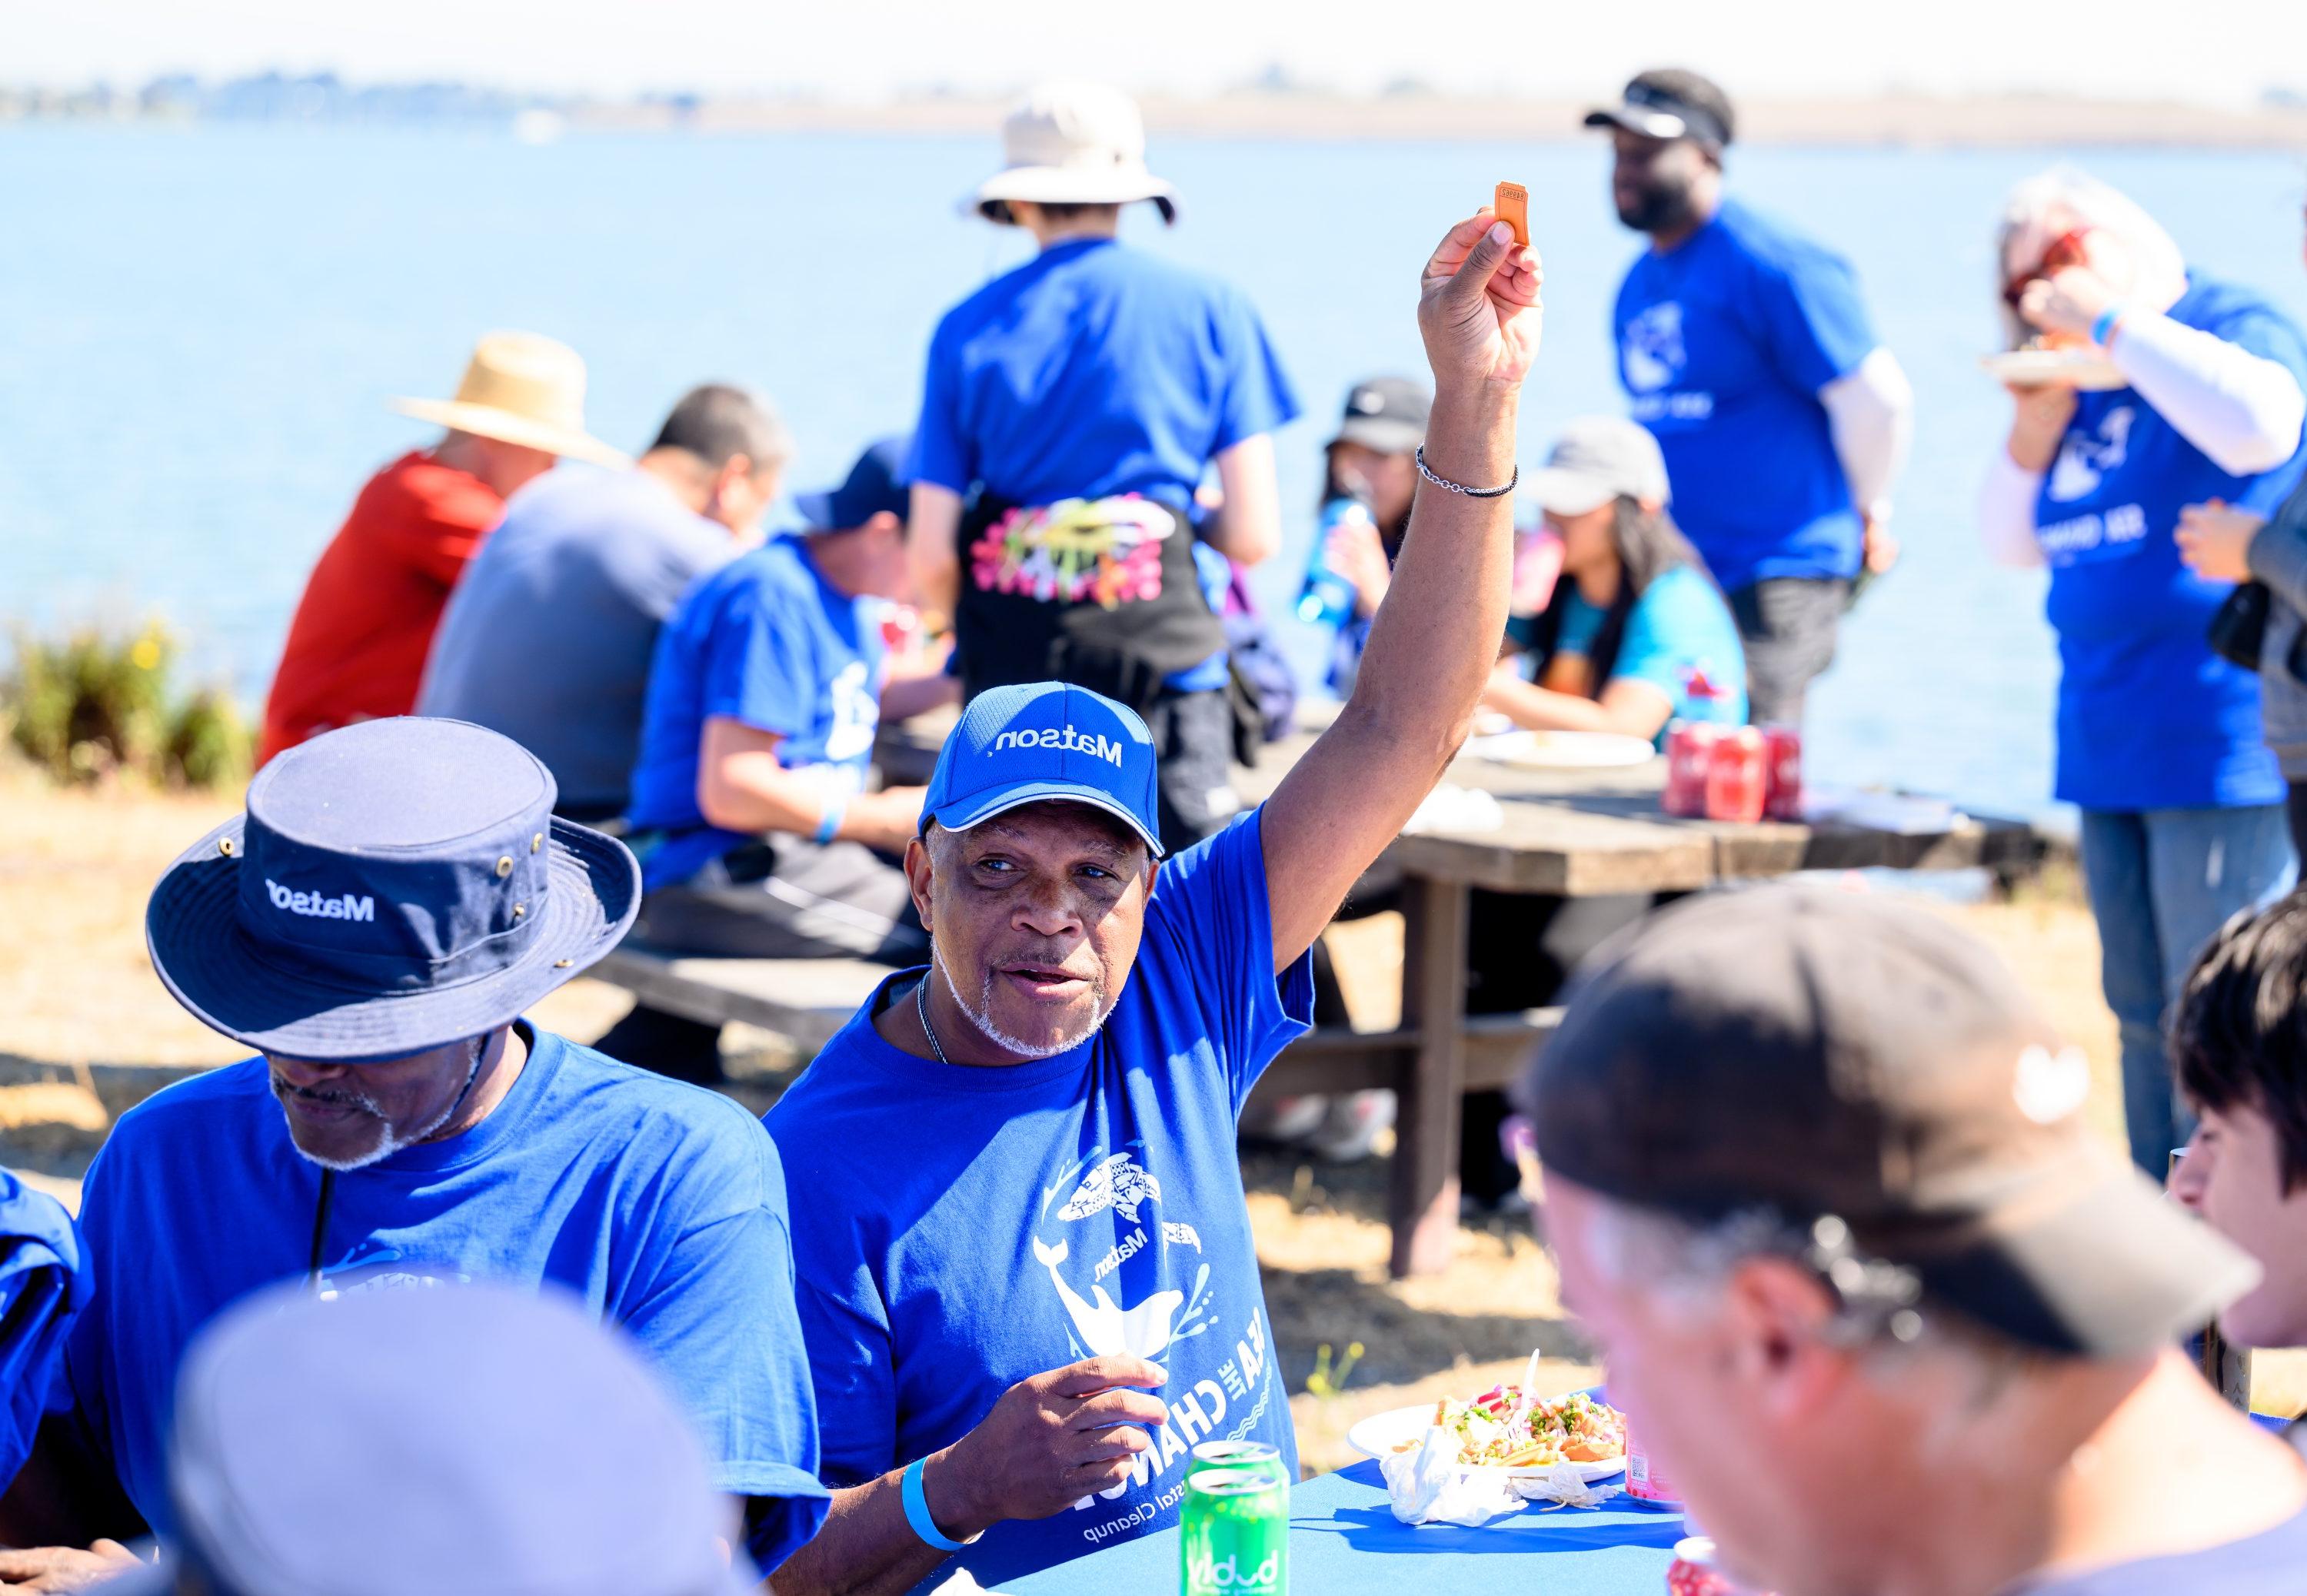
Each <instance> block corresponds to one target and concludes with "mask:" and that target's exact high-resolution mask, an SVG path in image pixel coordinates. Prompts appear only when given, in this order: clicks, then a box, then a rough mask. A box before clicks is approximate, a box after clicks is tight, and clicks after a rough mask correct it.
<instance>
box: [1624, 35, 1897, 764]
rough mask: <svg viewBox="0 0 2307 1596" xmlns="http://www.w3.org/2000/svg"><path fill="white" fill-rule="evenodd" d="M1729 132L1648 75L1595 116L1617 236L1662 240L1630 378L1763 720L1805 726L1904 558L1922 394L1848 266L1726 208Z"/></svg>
mask: <svg viewBox="0 0 2307 1596" xmlns="http://www.w3.org/2000/svg"><path fill="white" fill-rule="evenodd" d="M1732 123H1733V117H1732V113H1731V108H1730V101H1729V99H1728V97H1727V96H1725V95H1724V94H1723V92H1722V90H1720V89H1719V88H1717V87H1716V86H1715V85H1714V84H1713V83H1711V82H1710V81H1707V80H1706V79H1704V78H1702V77H1701V76H1699V75H1698V74H1697V73H1693V72H1681V71H1663V72H1646V73H1642V74H1641V75H1640V76H1638V77H1636V78H1635V79H1634V81H1632V82H1630V83H1628V84H1627V85H1626V88H1625V96H1624V98H1623V103H1621V104H1619V105H1616V106H1612V107H1608V108H1607V109H1603V110H1599V111H1596V112H1594V113H1592V114H1591V115H1589V116H1588V117H1587V118H1586V124H1587V125H1588V126H1589V127H1603V128H1608V129H1609V130H1610V140H1611V143H1612V145H1613V147H1614V149H1615V150H1616V155H1617V160H1616V165H1615V166H1614V167H1613V169H1612V172H1611V177H1610V193H1611V198H1612V200H1613V201H1614V202H1615V203H1616V205H1617V211H1618V219H1619V220H1620V221H1622V222H1624V223H1625V225H1626V226H1629V227H1632V228H1634V230H1635V231H1637V232H1640V233H1645V234H1648V235H1650V241H1651V247H1650V249H1649V250H1648V251H1647V252H1645V253H1644V254H1643V255H1642V258H1641V259H1640V260H1636V261H1635V262H1634V265H1633V266H1632V267H1631V268H1630V269H1628V270H1627V272H1626V278H1625V282H1624V283H1623V284H1622V285H1620V286H1619V289H1618V300H1617V309H1616V311H1615V312H1614V313H1613V316H1612V325H1613V326H1614V327H1615V328H1616V329H1617V338H1618V377H1619V380H1620V381H1621V382H1622V383H1623V384H1624V385H1625V389H1626V393H1627V395H1628V397H1629V398H1630V400H1631V402H1632V404H1631V407H1632V409H1633V413H1634V419H1635V420H1636V421H1638V422H1642V424H1643V425H1644V426H1646V427H1648V428H1649V429H1650V430H1651V431H1652V432H1654V433H1656V434H1657V435H1658V440H1659V446H1660V447H1661V448H1664V449H1665V451H1666V464H1667V469H1668V473H1669V474H1671V475H1672V476H1673V478H1674V487H1675V508H1676V510H1677V516H1678V518H1679V519H1680V521H1681V523H1682V525H1683V528H1684V530H1685V531H1686V532H1688V533H1689V534H1690V541H1691V542H1693V543H1694V544H1695V545H1697V548H1698V551H1699V553H1700V554H1701V555H1702V556H1704V557H1705V560H1706V564H1707V567H1708V568H1709V569H1711V571H1712V572H1713V574H1714V578H1715V580H1716V581H1718V582H1720V584H1721V585H1722V587H1723V590H1724V591H1725V592H1726V593H1728V595H1729V600H1730V609H1731V612H1732V613H1733V614H1735V615H1736V616H1737V619H1738V629H1739V632H1740V633H1741V635H1743V636H1744V637H1745V641H1746V664H1747V669H1748V671H1749V673H1750V680H1749V684H1748V691H1749V693H1750V695H1751V696H1752V698H1753V701H1754V719H1755V720H1756V721H1787V722H1790V723H1799V722H1800V721H1801V720H1802V712H1803V699H1804V695H1805V692H1806V691H1807V689H1808V687H1809V686H1810V683H1811V680H1812V679H1813V678H1814V677H1816V676H1817V675H1818V674H1819V673H1820V672H1821V671H1822V670H1825V669H1826V668H1827V666H1828V664H1829V663H1831V661H1832V660H1833V658H1834V641H1835V632H1836V628H1837V625H1838V623H1839V620H1840V616H1841V613H1842V611H1843V610H1844V609H1845V608H1846V607H1847V606H1848V603H1849V602H1850V597H1851V593H1852V592H1853V585H1854V583H1855V582H1856V580H1857V576H1858V575H1859V573H1860V571H1861V570H1862V569H1865V570H1871V571H1882V570H1887V569H1889V568H1890V566H1891V562H1892V561H1893V560H1895V559H1897V555H1898V549H1897V545H1896V544H1895V543H1894V542H1891V536H1890V532H1889V518H1890V494H1891V484H1892V482H1894V481H1896V479H1897V476H1898V473H1899V468H1900V465H1901V464H1902V462H1903V461H1904V458H1905V456H1906V451H1907V441H1908V432H1909V430H1910V427H1911V422H1912V414H1913V409H1914V393H1913V390H1912V389H1911V388H1909V387H1908V383H1907V379H1906V375H1905V373H1904V372H1903V371H1900V368H1899V363H1898V361H1897V360H1896V359H1895V358H1894V357H1893V356H1892V355H1891V352H1890V351H1889V350H1888V349H1886V348H1884V347H1882V343H1881V341H1880V340H1879V339H1877V338H1876V337H1875V336H1874V327H1873V325H1872V324H1871V322H1870V321H1869V320H1868V319H1867V315H1866V307H1865V303H1864V302H1863V301H1862V300H1861V299H1860V298H1859V294H1858V281H1857V277H1855V276H1854V275H1853V274H1852V272H1851V269H1850V267H1849V265H1848V262H1846V261H1844V260H1842V259H1841V257H1840V256H1838V255H1835V254H1833V253H1831V252H1829V251H1827V250H1825V249H1823V248H1822V247H1821V246H1819V245H1818V244H1815V243H1812V242H1811V241H1810V240H1808V239H1806V238H1804V237H1801V236H1800V235H1797V234H1795V233H1794V232H1792V231H1791V230H1789V229H1788V228H1787V227H1786V226H1784V225H1783V224H1781V223H1780V222H1778V221H1776V220H1773V219H1772V218H1769V217H1765V216H1763V215H1762V214H1761V213H1760V212H1758V211H1755V210H1754V209H1752V208H1750V207H1748V206H1745V205H1743V204H1741V203H1739V202H1738V201H1736V200H1727V199H1725V198H1724V197H1723V194H1722V155H1723V150H1724V149H1725V148H1726V147H1727V146H1728V144H1729V142H1730V137H1731V131H1732Z"/></svg>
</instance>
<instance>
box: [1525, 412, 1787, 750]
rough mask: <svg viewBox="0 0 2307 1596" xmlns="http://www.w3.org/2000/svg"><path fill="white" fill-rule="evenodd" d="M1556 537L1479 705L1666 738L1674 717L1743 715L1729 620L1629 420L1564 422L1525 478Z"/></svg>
mask: <svg viewBox="0 0 2307 1596" xmlns="http://www.w3.org/2000/svg"><path fill="white" fill-rule="evenodd" d="M1524 491H1527V492H1528V493H1529V494H1530V496H1531V498H1532V499H1535V500H1536V501H1537V503H1538V507H1539V508H1540V509H1541V510H1543V511H1544V512H1545V513H1546V524H1547V525H1548V526H1549V527H1550V528H1552V529H1553V531H1554V533H1555V535H1556V536H1557V537H1558V538H1560V539H1561V540H1562V575H1561V577H1560V579H1559V580H1557V582H1556V583H1555V585H1554V594H1553V598H1552V601H1551V602H1549V603H1548V605H1547V607H1546V608H1545V609H1544V610H1541V611H1540V612H1539V613H1538V614H1536V615H1534V616H1531V617H1530V618H1528V619H1515V620H1514V621H1512V622H1510V623H1509V624H1508V625H1507V627H1506V637H1507V641H1508V644H1509V646H1510V647H1512V648H1513V649H1514V651H1515V653H1516V654H1517V655H1518V656H1527V658H1526V659H1524V658H1521V657H1517V658H1514V659H1509V660H1505V661H1500V663H1499V665H1498V669H1497V672H1496V673H1495V674H1494V675H1493V676H1492V677H1491V679H1490V685H1489V687H1488V689H1487V690H1485V691H1484V693H1483V694H1482V703H1483V704H1485V705H1487V706H1488V707H1489V708H1491V709H1495V710H1498V711H1501V712H1503V713H1505V714H1506V715H1508V716H1510V717H1511V718H1512V719H1513V721H1514V723H1515V724H1516V725H1518V726H1527V727H1530V728H1531V729H1532V730H1540V731H1613V732H1617V733H1618V734H1619V735H1621V736H1623V737H1638V738H1642V739H1643V740H1644V741H1645V742H1657V743H1659V744H1660V745H1661V746H1663V745H1664V742H1665V738H1666V728H1667V722H1668V721H1671V720H1675V719H1677V718H1682V719H1688V720H1699V721H1729V722H1730V723H1732V724H1734V725H1736V724H1737V723H1739V722H1742V721H1745V718H1746V666H1745V656H1744V655H1743V653H1741V651H1740V649H1739V645H1738V627H1737V622H1736V621H1734V620H1733V619H1731V617H1730V608H1729V606H1728V605H1727V604H1725V603H1724V602H1722V593H1721V590H1720V589H1719V588H1717V587H1716V586H1715V585H1714V579H1713V578H1712V577H1711V576H1708V575H1707V572H1706V566H1705V564H1704V562H1703V561H1702V560H1701V559H1699V558H1698V555H1697V553H1696V552H1695V551H1694V550H1693V549H1692V548H1691V546H1690V544H1689V542H1687V541H1685V539H1684V537H1683V535H1682V533H1680V532H1679V531H1677V529H1676V527H1675V524H1674V522H1673V520H1672V519H1671V518H1670V517H1669V516H1668V514H1667V508H1666V507H1667V498H1668V489H1667V478H1666V463H1665V462H1664V461H1663V460H1662V459H1661V458H1660V457H1659V446H1658V443H1657V440H1654V439H1653V438H1651V435H1650V434H1649V433H1648V432H1645V431H1642V428H1640V427H1638V426H1636V425H1635V424H1634V422H1630V421H1621V420H1619V419H1618V418H1617V417H1616V416H1608V415H1597V416H1589V417H1586V418H1584V419H1582V420H1580V421H1574V422H1571V423H1570V424H1569V425H1568V426H1567V427H1565V428H1564V429H1563V432H1562V437H1561V439H1560V440H1558V441H1557V443H1556V444H1555V446H1554V452H1553V454H1552V455H1551V456H1550V457H1548V460H1547V463H1546V469H1545V470H1543V471H1541V472H1539V473H1537V474H1535V475H1533V476H1532V477H1531V481H1530V482H1529V483H1528V484H1527V485H1526V487H1525V490H1524Z"/></svg>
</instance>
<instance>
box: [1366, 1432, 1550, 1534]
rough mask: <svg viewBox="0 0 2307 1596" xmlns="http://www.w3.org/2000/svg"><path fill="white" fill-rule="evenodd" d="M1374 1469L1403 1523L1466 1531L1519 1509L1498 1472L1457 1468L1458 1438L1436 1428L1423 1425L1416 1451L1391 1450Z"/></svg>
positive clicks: (1511, 1492) (1396, 1515) (1395, 1515)
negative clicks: (1422, 1436) (1456, 1527)
mask: <svg viewBox="0 0 2307 1596" xmlns="http://www.w3.org/2000/svg"><path fill="white" fill-rule="evenodd" d="M1377 1466H1378V1472H1379V1473H1381V1474H1383V1475H1384V1476H1385V1495H1386V1499H1387V1501H1389V1502H1390V1503H1392V1504H1393V1506H1394V1517H1395V1518H1397V1519H1399V1520H1401V1521H1402V1523H1406V1524H1437V1523H1440V1524H1462V1525H1463V1526H1465V1527H1466V1528H1468V1529H1471V1528H1473V1527H1474V1526H1476V1525H1477V1524H1485V1523H1489V1521H1490V1520H1492V1519H1494V1518H1496V1517H1497V1516H1498V1515H1500V1514H1505V1513H1512V1512H1514V1511H1515V1510H1516V1509H1518V1508H1519V1507H1520V1506H1522V1503H1521V1500H1520V1499H1519V1498H1516V1497H1515V1495H1514V1492H1513V1491H1512V1490H1510V1489H1507V1488H1506V1483H1505V1480H1504V1479H1503V1478H1502V1477H1501V1476H1499V1475H1498V1474H1497V1473H1494V1472H1477V1471H1474V1470H1471V1469H1464V1468H1461V1467H1460V1466H1459V1465H1458V1438H1457V1437H1456V1436H1454V1435H1453V1434H1451V1433H1450V1432H1449V1431H1448V1430H1445V1429H1443V1428H1442V1426H1440V1425H1439V1424H1434V1425H1429V1426H1428V1428H1427V1430H1426V1439H1425V1440H1424V1441H1422V1442H1420V1443H1419V1447H1418V1449H1417V1450H1416V1451H1414V1452H1396V1453H1395V1454H1394V1455H1392V1456H1391V1457H1388V1458H1386V1459H1385V1461H1384V1462H1382V1463H1380V1464H1378V1465H1377Z"/></svg>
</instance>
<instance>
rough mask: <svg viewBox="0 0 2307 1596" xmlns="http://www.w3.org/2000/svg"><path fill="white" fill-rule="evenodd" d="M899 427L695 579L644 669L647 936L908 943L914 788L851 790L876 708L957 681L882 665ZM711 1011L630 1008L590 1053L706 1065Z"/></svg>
mask: <svg viewBox="0 0 2307 1596" xmlns="http://www.w3.org/2000/svg"><path fill="white" fill-rule="evenodd" d="M904 457H905V440H904V439H902V438H885V439H883V440H881V441H880V442H879V443H877V444H875V445H874V446H873V447H872V448H870V449H868V450H867V451H866V452H865V454H864V455H863V456H862V457H860V458H859V460H858V462H857V464H856V465H855V466H854V467H853V469H852V470H851V472H850V474H849V479H848V481H847V482H844V483H843V484H842V485H841V486H840V487H839V488H837V489H836V490H834V491H830V492H826V493H807V494H803V495H802V496H801V497H800V498H799V499H797V500H796V501H795V504H796V508H799V510H800V511H801V513H802V516H803V517H804V518H805V519H807V520H808V522H809V523H810V526H811V530H810V531H808V532H805V533H798V534H792V533H789V534H787V535H785V536H782V537H777V538H774V539H772V540H770V542H768V544H766V545H765V546H763V547H762V548H759V549H756V550H751V551H750V552H749V553H746V554H742V555H740V556H739V557H738V558H737V559H733V560H732V561H730V562H729V563H728V564H727V565H725V566H724V567H722V568H720V569H719V570H717V571H715V572H714V573H712V574H711V575H710V576H707V577H706V578H705V579H704V580H702V581H700V582H699V583H698V585H696V586H695V587H693V588H691V589H690V593H689V595H688V596H687V597H686V598H684V599H683V600H682V603H681V607H680V608H679V609H678V610H675V611H674V612H673V619H670V620H668V621H667V622H665V629H664V631H663V632H662V634H661V635H660V636H658V639H657V648H656V661H655V663H654V664H653V665H652V666H651V667H650V670H649V685H648V704H647V706H646V709H645V711H644V713H643V715H642V724H641V752H640V763H639V765H638V766H637V767H636V768H635V769H634V772H633V782H632V792H633V798H632V810H631V816H630V818H631V821H632V827H633V830H632V844H633V849H634V851H635V852H637V853H638V854H639V856H640V859H641V874H642V880H643V883H644V884H645V885H646V886H647V888H648V896H647V898H646V899H645V900H643V902H642V905H641V915H640V923H639V930H638V932H637V934H636V935H639V937H640V938H641V939H642V940H644V941H646V942H648V943H650V944H651V945H653V946H656V947H660V948H665V949H677V950H680V951H682V952H691V953H719V954H725V955H728V956H731V957H735V958H750V959H828V958H838V957H844V956H846V957H853V958H863V959H879V960H886V961H887V962H888V963H891V964H903V963H906V962H908V961H909V960H913V959H915V958H918V957H919V956H920V954H921V951H922V946H923V945H924V944H923V941H922V930H921V924H920V922H919V921H918V920H916V919H915V918H914V916H913V902H912V899H911V896H910V894H909V892H907V890H906V886H905V873H904V872H903V871H901V870H899V869H898V868H897V867H896V866H895V865H894V864H891V863H889V862H888V858H884V857H882V856H885V855H888V856H894V855H895V854H896V853H897V852H899V851H900V850H902V849H904V847H905V842H906V841H907V840H908V839H909V838H911V837H912V836H913V829H914V828H913V815H914V814H915V813H916V812H917V811H918V810H919V809H920V807H921V789H919V788H917V787H915V788H892V789H884V790H881V791H879V792H868V791H866V790H865V779H866V777H867V775H868V774H869V773H870V770H871V766H872V761H873V739H874V735H875V733H876V732H877V731H878V730H879V727H880V723H881V716H882V714H883V713H885V712H886V713H888V714H889V715H890V716H891V718H893V719H896V720H903V719H905V717H906V716H908V715H912V714H915V713H919V712H920V711H922V710H923V709H927V708H930V707H931V706H932V705H934V704H941V703H945V702H947V701H948V700H949V699H950V698H951V696H952V695H953V690H954V688H953V682H952V679H950V678H949V677H948V676H946V675H944V674H943V673H942V672H939V673H933V674H931V675H928V676H923V677H918V678H908V679H900V680H896V681H891V682H887V683H885V682H884V680H883V673H884V672H883V667H884V655H883V648H882V636H881V621H882V618H883V616H884V615H885V614H886V613H887V612H888V601H890V600H892V599H895V598H898V597H901V596H902V595H903V594H904V593H905V592H906V590H907V582H908V578H907V576H906V569H905V521H904V514H905V487H904V485H903V483H902V482H900V480H899V478H898V475H897V466H898V463H899V462H900V461H902V460H903V459H904ZM717 1036H718V1031H717V1028H714V1027H709V1026H699V1025H696V1024H693V1023H691V1022H690V1021H688V1020H681V1019H680V1018H678V1017H677V1016H672V1015H665V1014H660V1013H658V1012H657V1011H654V1010H649V1009H637V1010H635V1011H634V1012H633V1014H632V1015H631V1016H630V1017H629V1018H628V1019H627V1020H625V1021H623V1022H622V1023H620V1024H619V1025H618V1027H617V1028H615V1029H614V1030H612V1031H611V1032H610V1033H609V1034H608V1035H607V1036H605V1037H602V1038H601V1047H602V1050H603V1051H604V1052H606V1053H607V1054H610V1055H611V1056H612V1057H614V1058H623V1059H630V1060H631V1061H632V1062H633V1063H639V1064H645V1065H647V1066H648V1067H649V1068H650V1069H654V1070H657V1071H663V1072H665V1073H667V1074H671V1075H674V1076H676V1077H677V1078H679V1079H682V1080H712V1079H714V1078H715V1076H716V1075H717V1073H718V1071H719V1055H718V1053H717V1051H716V1046H715V1043H716V1037H717Z"/></svg>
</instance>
